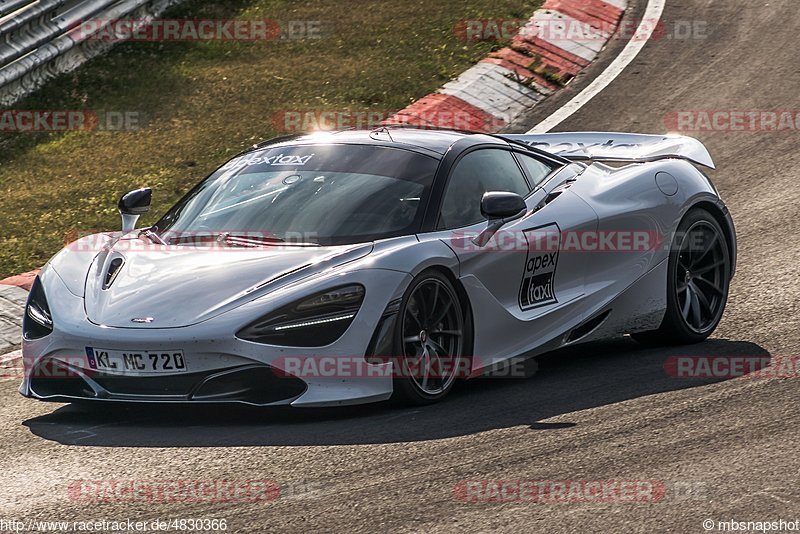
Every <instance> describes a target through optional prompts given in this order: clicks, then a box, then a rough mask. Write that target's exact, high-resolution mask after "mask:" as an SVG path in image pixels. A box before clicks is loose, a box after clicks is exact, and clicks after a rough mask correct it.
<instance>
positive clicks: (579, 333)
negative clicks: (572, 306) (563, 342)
mask: <svg viewBox="0 0 800 534" xmlns="http://www.w3.org/2000/svg"><path fill="white" fill-rule="evenodd" d="M609 313H611V310H606V311H604V312H603V313H601V314H600V315H597V316H595V317H593V318H591V319H589V320H588V321H586V322H585V323H583V324H582V325H579V326H578V327H577V328H575V329H574V330H573V331H572V332H570V333H569V336H568V337H567V343H571V342H573V341H577V340H579V339H580V338H582V337H586V336H587V335H589V334H590V333H591V332H592V331H593V330H594V329H595V328H597V327H598V326H600V325H601V324H603V321H605V320H606V317H608V314H609Z"/></svg>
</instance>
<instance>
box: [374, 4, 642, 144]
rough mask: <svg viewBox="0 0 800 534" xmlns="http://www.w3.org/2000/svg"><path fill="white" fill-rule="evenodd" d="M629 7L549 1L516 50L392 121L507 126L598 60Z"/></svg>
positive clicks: (486, 128)
mask: <svg viewBox="0 0 800 534" xmlns="http://www.w3.org/2000/svg"><path fill="white" fill-rule="evenodd" d="M626 8H627V0H547V1H546V2H545V3H544V5H543V6H542V8H541V9H539V10H537V11H536V12H535V13H534V14H533V16H532V17H531V18H530V19H529V20H528V22H527V24H525V26H523V27H522V28H521V29H520V30H519V32H518V33H517V35H516V36H515V37H514V38H513V39H512V41H511V45H510V46H509V47H506V48H503V49H501V50H498V51H496V52H493V53H492V54H490V55H489V57H487V58H484V59H483V60H481V61H480V62H479V63H478V64H477V65H475V66H473V67H471V68H470V69H468V70H466V71H465V72H463V73H462V74H461V75H460V76H459V77H458V78H456V79H455V80H452V81H450V82H448V83H446V84H445V85H444V86H443V87H441V88H440V89H439V90H438V91H436V92H435V93H432V94H429V95H427V96H424V97H422V98H421V99H419V100H417V101H416V102H414V103H413V104H411V105H410V106H408V107H406V108H405V109H402V110H401V111H399V112H398V113H397V114H395V115H394V116H393V117H392V118H390V119H389V120H388V121H386V122H387V123H389V124H412V125H417V126H435V127H439V128H456V129H461V130H475V131H483V132H489V133H491V132H497V131H500V130H501V129H503V128H504V127H505V126H506V125H508V124H509V123H511V122H512V121H514V120H515V119H516V118H518V117H520V116H521V115H523V114H524V113H526V112H528V111H529V110H530V109H531V108H533V107H534V106H536V104H538V103H539V102H541V101H542V99H544V98H545V97H547V96H549V95H551V94H552V93H553V92H555V91H557V90H558V89H560V88H561V87H562V86H563V85H564V84H566V83H567V82H569V81H570V80H571V79H572V78H573V77H575V76H576V75H577V74H578V73H579V72H580V71H581V70H583V69H584V68H586V67H587V66H588V65H589V64H590V63H591V62H592V61H594V60H595V59H596V58H597V55H598V54H599V53H600V51H601V50H602V49H603V48H604V47H605V45H606V44H607V43H608V41H609V40H610V39H611V38H612V36H613V35H614V32H615V31H616V29H617V27H618V26H619V23H620V20H622V15H623V14H624V13H625V9H626Z"/></svg>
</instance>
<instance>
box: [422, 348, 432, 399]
mask: <svg viewBox="0 0 800 534" xmlns="http://www.w3.org/2000/svg"><path fill="white" fill-rule="evenodd" d="M422 358H423V361H424V364H423V366H422V383H421V384H420V386H421V387H422V389H423V390H427V389H428V379H429V378H430V374H431V355H430V354H428V349H423V350H422Z"/></svg>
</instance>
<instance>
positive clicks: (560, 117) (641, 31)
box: [527, 0, 667, 133]
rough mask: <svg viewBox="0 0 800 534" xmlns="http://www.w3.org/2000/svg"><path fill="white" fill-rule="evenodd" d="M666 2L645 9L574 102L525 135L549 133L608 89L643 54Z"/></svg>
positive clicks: (658, 1)
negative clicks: (624, 40) (622, 44)
mask: <svg viewBox="0 0 800 534" xmlns="http://www.w3.org/2000/svg"><path fill="white" fill-rule="evenodd" d="M666 1H667V0H649V2H648V3H647V8H646V9H645V12H644V16H643V17H642V22H641V23H640V24H639V27H638V28H636V33H635V34H634V36H633V38H632V39H631V40H630V42H628V44H627V45H626V46H625V48H624V49H623V50H622V52H621V53H620V55H619V56H617V57H616V58H615V59H614V61H612V62H611V64H610V65H609V66H608V67H607V68H606V70H604V71H603V73H602V74H600V76H598V77H597V78H596V79H595V80H594V81H592V83H590V84H589V85H588V86H586V88H585V89H584V90H583V91H581V92H580V93H579V94H578V95H577V96H575V98H573V99H572V100H570V101H569V102H567V103H566V104H565V105H564V106H562V107H561V108H559V109H558V110H557V111H556V112H555V113H553V114H552V115H550V116H549V117H547V118H546V119H545V120H543V121H542V122H540V123H539V124H537V125H536V126H534V127H533V128H531V129H530V130H528V132H527V133H544V132H549V131H550V130H552V129H553V128H555V127H556V126H558V125H559V124H561V123H562V122H564V121H565V120H567V119H568V118H569V117H571V116H572V115H573V114H574V113H575V112H576V111H578V110H579V109H581V108H582V107H583V106H585V105H586V104H587V103H588V102H589V101H590V100H591V99H592V98H594V97H595V96H597V95H598V94H599V93H600V92H601V91H602V90H603V89H605V88H606V87H608V86H609V84H611V82H613V81H614V80H615V79H616V77H617V76H619V75H620V74H621V73H622V71H623V70H625V67H627V66H628V65H630V64H631V62H632V61H633V60H634V59H636V56H638V55H639V52H641V51H642V49H643V48H644V46H645V45H646V44H647V43H648V42H649V41H650V37H651V36H652V35H653V31H654V30H655V29H656V26H657V24H658V21H659V20H660V19H661V15H662V13H663V12H664V5H665V4H666Z"/></svg>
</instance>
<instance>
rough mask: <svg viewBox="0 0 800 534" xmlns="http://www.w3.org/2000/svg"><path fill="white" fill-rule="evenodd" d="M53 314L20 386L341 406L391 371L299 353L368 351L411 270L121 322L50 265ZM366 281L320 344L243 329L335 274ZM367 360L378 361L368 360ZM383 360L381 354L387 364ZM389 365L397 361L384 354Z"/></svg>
mask: <svg viewBox="0 0 800 534" xmlns="http://www.w3.org/2000/svg"><path fill="white" fill-rule="evenodd" d="M40 277H41V280H42V284H43V286H44V289H45V293H46V294H47V296H48V302H49V304H50V307H51V312H52V315H53V318H54V322H55V327H54V331H53V333H51V334H50V335H48V336H46V337H43V338H40V339H36V340H23V346H22V356H23V364H24V369H25V376H24V379H23V382H22V385H21V386H20V393H21V394H22V395H24V396H26V397H31V398H36V399H40V400H50V401H57V402H71V401H96V402H159V403H241V404H249V405H256V406H269V405H292V406H335V405H346V404H360V403H367V402H376V401H380V400H385V399H387V398H389V397H390V396H391V394H392V378H391V372H388V373H386V372H376V373H369V376H364V375H358V376H342V375H341V374H337V373H332V374H327V375H323V374H315V375H313V376H297V374H296V373H295V374H293V369H295V368H296V367H290V366H288V365H287V362H292V359H293V358H294V359H297V358H348V359H352V358H360V359H361V360H364V354H365V351H366V349H367V346H368V345H369V342H370V339H371V337H372V334H373V332H374V331H375V328H376V327H377V325H378V321H379V320H380V317H381V315H382V314H383V311H384V309H385V308H386V304H387V303H388V302H390V301H392V300H394V299H396V298H398V296H399V295H402V293H403V291H404V290H405V288H406V287H407V285H408V284H409V283H410V280H411V276H410V275H408V274H406V273H401V272H398V271H392V270H386V269H366V270H360V271H353V272H346V273H338V274H336V275H334V276H333V278H335V280H331V278H332V276H322V277H318V278H316V279H314V280H310V281H304V282H301V283H298V284H294V285H293V286H290V287H286V288H280V289H278V290H276V291H275V292H274V293H273V294H271V295H269V298H268V299H267V300H268V302H267V303H265V299H259V300H257V301H252V302H249V303H247V304H245V305H243V306H240V307H238V308H236V309H233V310H231V311H228V312H225V313H223V314H221V315H218V316H216V317H213V318H211V319H209V320H207V321H204V322H202V323H197V324H194V325H189V326H184V327H179V328H116V327H107V326H101V325H96V324H93V323H91V322H90V321H89V320H88V319H87V318H86V314H85V311H84V304H83V298H82V297H79V296H76V295H74V294H72V293H71V292H70V291H69V290H68V289H67V286H66V285H65V284H64V282H63V281H62V280H61V278H60V277H59V275H58V274H57V273H56V272H55V271H54V270H53V269H52V268H51V269H45V270H43V271H42V273H41V274H40ZM351 282H352V283H360V284H362V285H364V286H365V287H366V289H367V291H366V295H365V298H364V302H363V304H362V306H361V309H360V310H359V312H358V314H357V316H356V317H355V319H354V321H353V323H352V324H351V325H350V327H349V328H348V330H347V331H346V332H345V333H344V335H342V337H340V338H339V339H338V340H337V341H336V342H334V343H332V344H330V345H327V346H324V347H314V348H296V347H280V346H272V345H264V344H260V343H254V342H250V341H245V340H242V339H239V338H237V337H235V335H234V333H235V332H237V331H238V330H239V329H240V328H241V327H242V326H244V325H245V324H248V323H249V322H251V321H252V320H253V319H255V318H256V317H259V316H261V315H263V314H264V313H267V312H268V311H270V310H271V309H274V308H277V307H280V306H282V305H284V304H287V303H289V302H292V301H293V300H295V299H296V298H298V297H299V296H302V295H306V294H309V293H310V292H313V291H316V290H318V289H324V288H325V287H326V286H330V284H331V283H335V284H337V285H339V284H347V283H351ZM87 347H94V348H103V349H112V350H121V351H127V350H130V351H141V350H146V351H153V352H157V351H172V350H181V351H182V352H183V354H184V357H185V360H186V366H187V370H186V372H182V373H174V374H144V373H143V374H138V375H131V374H117V373H108V372H101V371H98V370H97V369H93V368H92V367H91V365H90V363H89V361H88V357H87V356H86V350H87ZM365 365H372V364H366V362H365ZM379 365H380V364H379ZM383 365H390V364H383Z"/></svg>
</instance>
